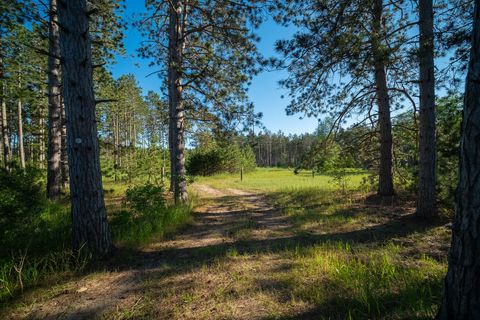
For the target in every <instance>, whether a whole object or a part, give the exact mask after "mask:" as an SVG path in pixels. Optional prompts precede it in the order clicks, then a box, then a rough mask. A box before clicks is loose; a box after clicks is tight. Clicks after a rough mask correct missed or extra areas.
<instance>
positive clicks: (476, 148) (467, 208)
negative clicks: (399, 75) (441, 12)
mask: <svg viewBox="0 0 480 320" xmlns="http://www.w3.org/2000/svg"><path fill="white" fill-rule="evenodd" d="M473 17H474V18H473V32H472V48H471V53H470V62H469V65H468V74H467V79H466V88H465V99H464V109H463V123H462V134H461V143H460V170H459V182H458V187H457V195H456V200H455V219H454V223H453V227H452V243H451V249H450V253H449V256H448V272H447V276H446V278H445V290H444V295H443V300H442V306H441V308H440V312H439V315H438V318H439V319H442V320H447V319H453V320H455V319H472V320H473V319H479V318H480V293H479V290H480V273H479V272H478V270H479V269H480V258H479V257H480V225H479V223H478V221H479V220H478V219H479V214H480V211H479V209H478V208H480V197H479V196H478V195H479V194H480V140H479V139H478V136H479V135H480V81H479V79H480V1H478V0H476V1H475V10H474V16H473Z"/></svg>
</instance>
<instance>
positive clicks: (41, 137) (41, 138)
mask: <svg viewBox="0 0 480 320" xmlns="http://www.w3.org/2000/svg"><path fill="white" fill-rule="evenodd" d="M43 114H44V113H43V110H40V119H39V120H38V126H39V127H40V130H39V133H38V145H39V149H38V166H39V168H40V169H45V119H44V115H43Z"/></svg>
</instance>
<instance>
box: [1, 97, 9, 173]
mask: <svg viewBox="0 0 480 320" xmlns="http://www.w3.org/2000/svg"><path fill="white" fill-rule="evenodd" d="M3 92H5V89H3ZM1 99H2V110H1V111H2V119H1V120H2V138H3V141H2V143H3V164H4V166H5V169H7V170H10V161H12V149H11V148H10V138H9V136H8V120H7V119H8V117H7V103H6V102H5V98H4V96H2V98H1Z"/></svg>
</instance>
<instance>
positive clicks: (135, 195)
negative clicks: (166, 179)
mask: <svg viewBox="0 0 480 320" xmlns="http://www.w3.org/2000/svg"><path fill="white" fill-rule="evenodd" d="M125 202H126V204H127V205H128V206H130V207H131V208H132V209H133V210H134V211H135V213H137V214H139V215H142V214H147V213H156V212H161V211H163V210H164V209H165V198H164V196H163V187H162V186H156V185H153V184H151V183H147V184H145V185H141V186H135V187H131V188H129V189H127V191H126V193H125Z"/></svg>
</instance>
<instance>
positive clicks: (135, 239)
mask: <svg viewBox="0 0 480 320" xmlns="http://www.w3.org/2000/svg"><path fill="white" fill-rule="evenodd" d="M124 207H125V208H124V210H121V211H117V212H115V213H114V214H113V217H112V220H111V222H110V225H111V229H112V234H113V238H114V240H115V242H116V243H119V244H123V245H127V246H138V245H143V244H146V243H148V242H150V241H151V240H152V239H154V238H161V237H163V236H165V235H166V234H167V233H170V232H173V231H174V230H175V229H177V228H178V227H180V226H181V225H184V224H185V223H187V222H188V221H189V220H190V217H191V215H190V213H191V211H192V207H191V205H183V206H174V207H167V205H166V201H165V197H164V193H163V188H162V187H160V186H156V185H152V184H149V183H147V184H145V185H141V186H135V187H131V188H129V189H127V191H126V197H125V202H124Z"/></svg>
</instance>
